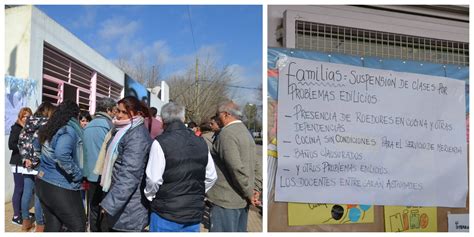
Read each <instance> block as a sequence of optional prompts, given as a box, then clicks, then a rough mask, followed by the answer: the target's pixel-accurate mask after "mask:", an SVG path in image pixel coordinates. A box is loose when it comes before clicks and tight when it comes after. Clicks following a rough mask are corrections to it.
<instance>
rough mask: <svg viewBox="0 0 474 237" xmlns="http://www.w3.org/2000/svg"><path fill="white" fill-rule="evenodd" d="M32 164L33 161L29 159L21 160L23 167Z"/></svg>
mask: <svg viewBox="0 0 474 237" xmlns="http://www.w3.org/2000/svg"><path fill="white" fill-rule="evenodd" d="M32 165H33V162H31V160H28V159H26V160H25V161H23V167H25V168H31V166H32Z"/></svg>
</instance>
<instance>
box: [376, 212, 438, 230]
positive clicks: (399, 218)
mask: <svg viewBox="0 0 474 237" xmlns="http://www.w3.org/2000/svg"><path fill="white" fill-rule="evenodd" d="M384 214H385V231H387V232H436V231H438V216H437V212H436V207H407V206H385V207H384Z"/></svg>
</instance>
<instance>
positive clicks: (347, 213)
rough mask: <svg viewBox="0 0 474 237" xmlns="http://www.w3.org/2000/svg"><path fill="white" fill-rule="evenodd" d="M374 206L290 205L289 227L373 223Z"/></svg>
mask: <svg viewBox="0 0 474 237" xmlns="http://www.w3.org/2000/svg"><path fill="white" fill-rule="evenodd" d="M373 222H374V208H373V206H372V205H356V204H311V203H308V204H305V203H288V225H290V226H299V225H319V224H354V223H373Z"/></svg>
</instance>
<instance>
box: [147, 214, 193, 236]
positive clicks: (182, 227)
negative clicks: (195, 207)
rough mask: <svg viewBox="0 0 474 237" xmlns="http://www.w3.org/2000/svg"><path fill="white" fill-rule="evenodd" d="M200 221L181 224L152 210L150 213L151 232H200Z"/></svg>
mask: <svg viewBox="0 0 474 237" xmlns="http://www.w3.org/2000/svg"><path fill="white" fill-rule="evenodd" d="M199 228H200V223H199V222H197V223H189V224H180V223H176V222H173V221H169V220H166V219H164V218H162V217H161V216H159V215H158V214H156V212H151V214H150V232H199V231H200V229H199Z"/></svg>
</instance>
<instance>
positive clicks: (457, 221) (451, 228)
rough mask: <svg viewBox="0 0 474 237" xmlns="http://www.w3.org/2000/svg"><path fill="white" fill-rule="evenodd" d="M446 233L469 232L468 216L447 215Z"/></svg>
mask: <svg viewBox="0 0 474 237" xmlns="http://www.w3.org/2000/svg"><path fill="white" fill-rule="evenodd" d="M448 232H469V214H448Z"/></svg>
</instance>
